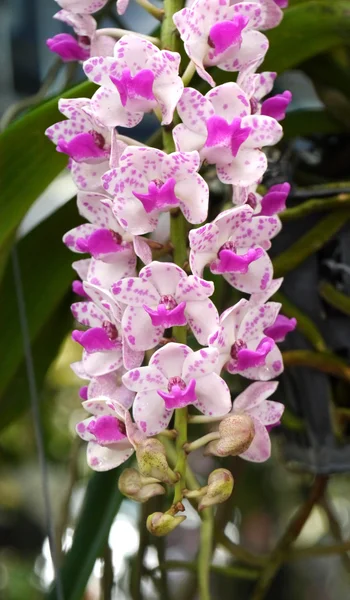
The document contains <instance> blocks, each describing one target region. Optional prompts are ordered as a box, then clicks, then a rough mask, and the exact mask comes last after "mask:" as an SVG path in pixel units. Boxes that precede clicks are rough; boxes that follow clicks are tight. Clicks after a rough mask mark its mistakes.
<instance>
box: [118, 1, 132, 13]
mask: <svg viewBox="0 0 350 600" xmlns="http://www.w3.org/2000/svg"><path fill="white" fill-rule="evenodd" d="M128 6H129V0H117V13H118V15H123V14H124V13H125V11H126V9H127V8H128Z"/></svg>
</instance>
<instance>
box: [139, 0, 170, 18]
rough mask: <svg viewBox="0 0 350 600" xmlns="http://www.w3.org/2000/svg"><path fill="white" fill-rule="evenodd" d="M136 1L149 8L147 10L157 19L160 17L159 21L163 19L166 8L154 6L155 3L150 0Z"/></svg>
mask: <svg viewBox="0 0 350 600" xmlns="http://www.w3.org/2000/svg"><path fill="white" fill-rule="evenodd" d="M136 2H137V4H139V5H140V6H142V8H144V9H145V10H147V12H148V13H149V14H150V15H152V17H154V18H155V19H158V21H163V19H164V10H163V9H162V8H158V7H157V6H154V4H152V3H151V2H149V1H148V0H136Z"/></svg>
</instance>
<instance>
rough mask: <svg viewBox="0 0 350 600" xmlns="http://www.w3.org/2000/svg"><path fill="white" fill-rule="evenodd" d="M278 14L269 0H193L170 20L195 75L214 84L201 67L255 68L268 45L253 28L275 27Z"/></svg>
mask: <svg viewBox="0 0 350 600" xmlns="http://www.w3.org/2000/svg"><path fill="white" fill-rule="evenodd" d="M281 18H282V12H281V10H280V8H278V6H277V5H276V4H275V3H274V2H273V0H257V1H256V2H245V0H242V1H241V2H240V1H239V0H195V2H193V3H192V4H191V5H190V6H189V7H186V8H183V9H182V10H180V11H179V12H177V13H175V14H174V17H173V20H174V23H175V25H176V28H177V29H178V31H179V33H180V36H181V39H182V40H183V42H184V46H185V50H186V53H187V55H188V56H189V58H190V59H191V60H192V61H193V62H194V64H195V65H196V69H197V72H198V75H200V77H202V78H203V79H204V80H205V81H207V82H208V83H209V84H210V85H211V86H214V85H215V82H214V80H213V78H212V77H211V75H209V73H208V72H207V71H206V69H205V67H209V66H214V65H216V66H218V67H219V68H220V69H223V70H224V71H244V70H245V69H247V68H250V69H254V70H255V69H256V68H257V67H258V66H259V65H260V64H261V63H262V61H263V60H264V57H265V54H266V52H267V49H268V40H267V38H266V37H265V36H264V35H263V34H262V33H260V32H259V31H257V30H258V29H270V28H271V27H276V25H278V24H279V22H280V20H281Z"/></svg>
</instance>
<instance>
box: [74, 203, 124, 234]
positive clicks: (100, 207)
mask: <svg viewBox="0 0 350 600" xmlns="http://www.w3.org/2000/svg"><path fill="white" fill-rule="evenodd" d="M105 199H106V196H104V195H102V194H96V193H91V192H78V197H77V207H78V210H79V214H80V215H81V216H82V217H84V218H85V219H87V220H88V221H90V223H93V224H94V225H96V226H97V227H106V228H107V229H112V230H113V231H115V232H116V233H119V235H121V236H122V235H123V233H124V232H123V229H122V228H121V227H120V225H119V223H118V221H117V220H116V219H115V218H114V216H113V213H112V210H111V208H110V207H108V206H105V205H104V204H102V202H101V200H105Z"/></svg>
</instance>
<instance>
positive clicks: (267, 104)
mask: <svg viewBox="0 0 350 600" xmlns="http://www.w3.org/2000/svg"><path fill="white" fill-rule="evenodd" d="M276 75H277V73H273V72H270V71H265V72H264V73H251V72H249V71H248V72H243V73H240V74H239V76H238V77H237V83H238V85H239V86H240V87H241V88H242V90H244V92H245V93H246V94H247V96H248V97H249V102H250V108H251V113H252V115H255V114H259V115H266V116H268V117H273V118H274V119H276V120H277V121H282V120H283V119H284V118H285V116H286V109H287V107H288V106H289V104H290V102H291V100H292V93H291V92H290V91H289V90H286V91H284V92H283V93H282V94H276V95H275V96H272V97H270V98H267V99H266V100H264V101H261V100H262V98H264V96H266V95H267V94H269V93H270V92H271V91H272V88H273V84H274V81H275V79H276Z"/></svg>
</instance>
